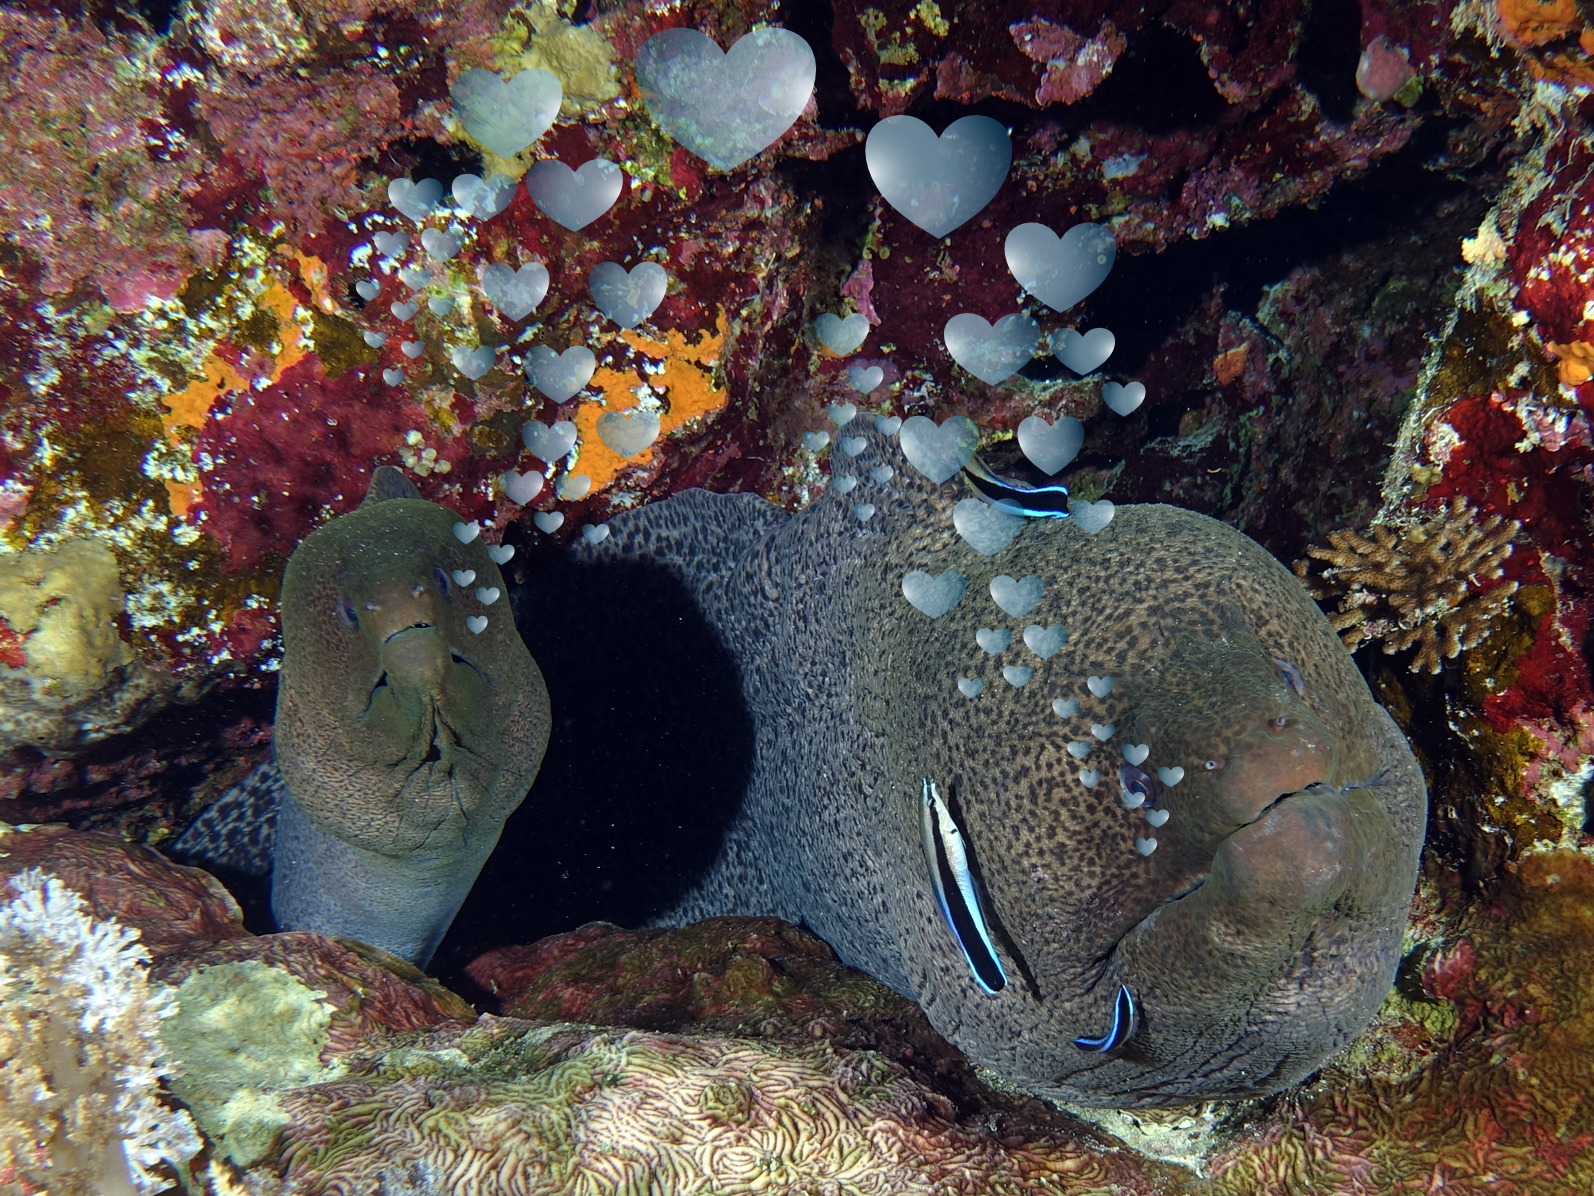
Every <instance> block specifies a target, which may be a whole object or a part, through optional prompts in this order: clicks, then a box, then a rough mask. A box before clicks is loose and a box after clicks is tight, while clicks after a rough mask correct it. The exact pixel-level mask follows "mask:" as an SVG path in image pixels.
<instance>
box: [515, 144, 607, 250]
mask: <svg viewBox="0 0 1594 1196" xmlns="http://www.w3.org/2000/svg"><path fill="white" fill-rule="evenodd" d="M624 189H625V172H624V171H623V170H621V169H620V168H619V167H618V166H616V165H615V164H614V163H613V162H611V161H609V160H608V159H607V158H594V159H592V161H590V162H584V163H582V165H581V169H579V170H571V169H570V167H568V166H566V165H565V164H564V163H563V162H560V161H557V160H554V159H549V160H548V161H546V162H533V163H532V165H531V169H530V170H528V171H526V191H527V193H528V194H529V195H530V196H531V202H532V203H534V204H536V205H537V208H538V210H539V211H540V212H542V214H543V215H544V216H546V217H548V219H550V220H552V221H554V222H555V223H556V224H562V225H564V226H565V227H566V228H568V229H570V230H571V231H572V232H573V231H575V230H576V229H579V228H585V227H586V226H587V225H589V224H591V223H592V222H593V221H594V220H596V219H597V218H598V217H599V216H602V215H603V214H604V213H605V212H607V211H608V210H609V209H610V208H612V207H614V201H615V200H617V199H619V198H620V192H621V191H623V190H624Z"/></svg>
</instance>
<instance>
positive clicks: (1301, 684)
mask: <svg viewBox="0 0 1594 1196" xmlns="http://www.w3.org/2000/svg"><path fill="white" fill-rule="evenodd" d="M1273 664H1274V665H1275V666H1276V667H1277V668H1278V671H1279V672H1280V673H1281V674H1283V677H1284V680H1285V682H1286V683H1287V684H1288V685H1289V687H1290V688H1291V689H1293V690H1294V691H1295V696H1296V697H1297V698H1299V699H1300V700H1301V701H1303V702H1304V701H1306V678H1305V677H1302V676H1301V670H1300V669H1298V668H1296V667H1295V666H1294V665H1293V664H1291V663H1290V662H1289V661H1287V660H1283V659H1281V658H1280V657H1277V656H1275V657H1273Z"/></svg>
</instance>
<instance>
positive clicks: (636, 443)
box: [596, 407, 659, 458]
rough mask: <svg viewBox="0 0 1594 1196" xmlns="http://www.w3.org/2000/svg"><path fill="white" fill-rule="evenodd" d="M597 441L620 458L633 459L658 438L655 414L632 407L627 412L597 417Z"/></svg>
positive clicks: (612, 412)
mask: <svg viewBox="0 0 1594 1196" xmlns="http://www.w3.org/2000/svg"><path fill="white" fill-rule="evenodd" d="M596 430H597V433H598V439H599V440H601V441H603V443H604V444H606V445H608V446H609V448H611V449H613V450H614V452H615V453H617V454H618V455H619V456H621V457H627V458H629V457H634V456H636V455H637V454H638V453H640V452H642V451H644V450H645V449H646V448H647V447H648V446H649V445H650V444H652V443H653V442H654V441H655V440H657V439H658V438H659V417H658V414H657V413H656V412H652V411H643V410H642V409H641V408H637V407H633V408H632V409H631V410H629V411H606V412H604V413H603V414H602V415H600V416H598V422H597V425H596Z"/></svg>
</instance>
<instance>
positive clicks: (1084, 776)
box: [1079, 768, 1101, 789]
mask: <svg viewBox="0 0 1594 1196" xmlns="http://www.w3.org/2000/svg"><path fill="white" fill-rule="evenodd" d="M1099 780H1101V773H1100V771H1098V770H1097V769H1094V768H1082V769H1080V770H1079V783H1080V784H1081V785H1083V786H1084V787H1085V788H1086V789H1091V788H1094V787H1095V784H1096V782H1097V781H1099Z"/></svg>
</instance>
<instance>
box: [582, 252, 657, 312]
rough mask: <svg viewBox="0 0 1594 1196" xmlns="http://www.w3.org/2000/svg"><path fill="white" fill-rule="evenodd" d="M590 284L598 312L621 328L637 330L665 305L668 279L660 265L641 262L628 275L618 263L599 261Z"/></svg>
mask: <svg viewBox="0 0 1594 1196" xmlns="http://www.w3.org/2000/svg"><path fill="white" fill-rule="evenodd" d="M588 285H589V287H590V288H591V290H592V301H593V302H594V303H596V304H597V305H598V310H599V311H601V312H602V313H603V314H604V315H606V316H608V317H609V319H611V320H613V321H614V322H615V323H616V324H618V325H620V327H621V328H635V327H636V326H637V325H638V324H640V323H642V321H643V320H645V319H647V318H648V317H649V316H651V315H652V314H653V312H654V311H655V309H657V308H658V306H659V304H660V303H663V302H664V288H665V287H666V286H668V285H669V276H668V275H666V274H665V273H664V267H663V266H661V265H659V264H658V263H657V262H642V263H641V264H640V265H636V266H633V267H632V268H631V270H630V272H629V273H627V272H626V269H625V267H624V266H622V265H620V263H618V262H599V263H598V264H597V265H596V266H594V267H593V268H592V276H591V278H590V279H589V280H588Z"/></svg>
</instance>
